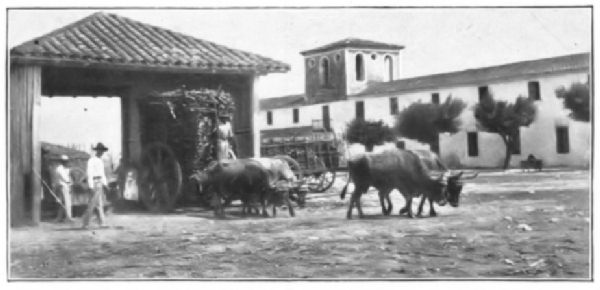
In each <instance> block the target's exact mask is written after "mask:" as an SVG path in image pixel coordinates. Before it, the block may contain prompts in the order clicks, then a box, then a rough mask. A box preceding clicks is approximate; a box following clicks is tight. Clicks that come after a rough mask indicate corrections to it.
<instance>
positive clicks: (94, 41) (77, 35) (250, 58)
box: [10, 12, 290, 73]
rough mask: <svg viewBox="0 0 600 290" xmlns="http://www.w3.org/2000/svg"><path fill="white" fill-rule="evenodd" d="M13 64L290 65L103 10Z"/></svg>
mask: <svg viewBox="0 0 600 290" xmlns="http://www.w3.org/2000/svg"><path fill="white" fill-rule="evenodd" d="M10 53H11V59H12V60H13V61H34V62H35V61H37V62H41V63H49V64H52V63H56V62H64V63H73V64H84V65H90V64H104V65H111V66H117V65H119V66H127V67H143V68H152V67H154V68H157V67H158V68H163V69H164V68H166V69H174V70H177V69H187V70H190V69H192V70H197V71H231V72H259V73H270V72H287V71H289V69H290V66H289V65H288V64H285V63H283V62H280V61H276V60H273V59H270V58H267V57H263V56H260V55H257V54H253V53H249V52H245V51H241V50H237V49H232V48H228V47H225V46H223V45H219V44H216V43H212V42H209V41H206V40H202V39H198V38H194V37H191V36H187V35H184V34H181V33H177V32H173V31H170V30H167V29H163V28H160V27H156V26H152V25H148V24H144V23H141V22H138V21H135V20H131V19H128V18H125V17H121V16H118V15H115V14H109V13H104V12H98V13H94V14H92V15H90V16H88V17H86V18H84V19H81V20H79V21H77V22H75V23H72V24H70V25H67V26H65V27H62V28H60V29H58V30H55V31H53V32H50V33H48V34H46V35H44V36H41V37H38V38H35V39H33V40H31V41H28V42H25V43H23V44H21V45H19V46H17V47H14V48H13V49H11V52H10Z"/></svg>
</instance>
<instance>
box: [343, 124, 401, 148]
mask: <svg viewBox="0 0 600 290" xmlns="http://www.w3.org/2000/svg"><path fill="white" fill-rule="evenodd" d="M346 140H348V142H350V143H360V144H363V145H364V146H365V150H367V152H371V151H373V147H374V146H375V145H381V144H383V142H385V141H393V140H394V132H393V131H392V129H391V128H390V127H389V126H388V125H386V124H385V123H383V121H381V120H379V121H370V120H362V119H354V120H352V121H351V122H350V123H348V126H347V127H346Z"/></svg>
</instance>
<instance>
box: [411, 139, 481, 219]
mask: <svg viewBox="0 0 600 290" xmlns="http://www.w3.org/2000/svg"><path fill="white" fill-rule="evenodd" d="M411 152H413V153H414V154H415V155H417V156H418V157H419V159H420V160H421V164H423V166H424V167H425V168H426V169H427V170H430V171H438V172H440V171H441V172H448V173H449V176H448V188H447V193H448V196H447V199H448V203H449V204H450V205H451V206H453V207H457V206H458V201H459V199H460V193H461V192H462V188H463V181H464V180H467V179H473V178H475V177H477V175H478V174H479V173H477V172H476V173H474V174H473V175H471V176H463V172H462V171H461V172H459V173H457V174H451V173H450V172H449V170H448V169H447V167H446V166H445V165H444V163H442V161H441V160H440V158H439V156H438V155H437V154H435V153H433V152H431V151H428V150H412V151H411ZM426 199H427V197H426V196H425V195H423V196H422V197H421V203H420V204H419V209H418V211H417V216H421V213H422V211H423V205H424V204H425V200H426ZM436 215H437V213H436V212H435V208H434V206H433V201H432V200H431V199H429V216H436Z"/></svg>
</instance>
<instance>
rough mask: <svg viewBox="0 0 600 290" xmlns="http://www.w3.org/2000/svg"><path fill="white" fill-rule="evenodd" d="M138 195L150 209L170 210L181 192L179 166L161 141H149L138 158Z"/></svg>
mask: <svg viewBox="0 0 600 290" xmlns="http://www.w3.org/2000/svg"><path fill="white" fill-rule="evenodd" d="M140 165H141V166H140V175H139V178H140V182H139V184H140V193H139V194H140V197H141V200H142V202H143V204H144V206H146V208H147V209H149V210H151V211H163V212H164V211H171V210H173V207H174V206H175V202H176V201H177V198H178V197H179V194H180V193H181V186H182V173H181V166H180V165H179V162H178V161H177V159H176V158H175V154H174V153H173V151H172V150H171V148H169V147H168V146H167V145H165V144H163V143H159V142H157V143H151V144H149V145H148V146H146V148H144V151H143V152H142V157H141V159H140Z"/></svg>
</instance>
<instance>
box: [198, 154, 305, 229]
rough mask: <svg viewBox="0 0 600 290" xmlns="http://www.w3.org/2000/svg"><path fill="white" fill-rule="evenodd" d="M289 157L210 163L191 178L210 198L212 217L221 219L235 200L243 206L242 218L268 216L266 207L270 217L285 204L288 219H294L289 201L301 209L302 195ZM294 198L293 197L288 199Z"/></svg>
mask: <svg viewBox="0 0 600 290" xmlns="http://www.w3.org/2000/svg"><path fill="white" fill-rule="evenodd" d="M289 159H291V158H289V157H285V156H281V157H277V158H248V159H235V160H222V161H219V162H216V161H215V162H212V163H210V164H209V165H208V166H207V168H206V169H204V170H203V171H202V172H198V173H196V174H194V175H192V177H191V178H192V179H193V180H195V181H196V182H197V183H198V185H200V186H202V188H203V192H205V194H211V205H212V207H213V208H214V213H215V216H218V217H224V216H225V211H224V207H225V206H227V205H228V204H230V203H231V202H232V201H234V200H240V201H241V202H242V214H243V215H246V214H248V213H252V212H253V210H254V211H255V212H256V213H257V214H258V213H259V208H258V206H260V207H261V209H262V215H263V216H268V215H269V214H268V213H267V206H269V205H272V206H273V216H275V215H276V214H277V210H276V208H277V206H281V205H283V204H285V205H286V206H287V208H288V211H289V214H290V216H294V208H293V206H292V204H291V202H290V200H291V199H294V200H296V202H297V203H298V204H299V205H300V206H302V205H303V202H304V200H303V196H304V194H302V192H298V188H301V187H300V186H299V184H298V180H297V178H296V176H295V175H294V172H293V171H292V170H291V168H290V166H289V164H288V161H290V160H289ZM291 194H295V195H294V196H290V195H291Z"/></svg>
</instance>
